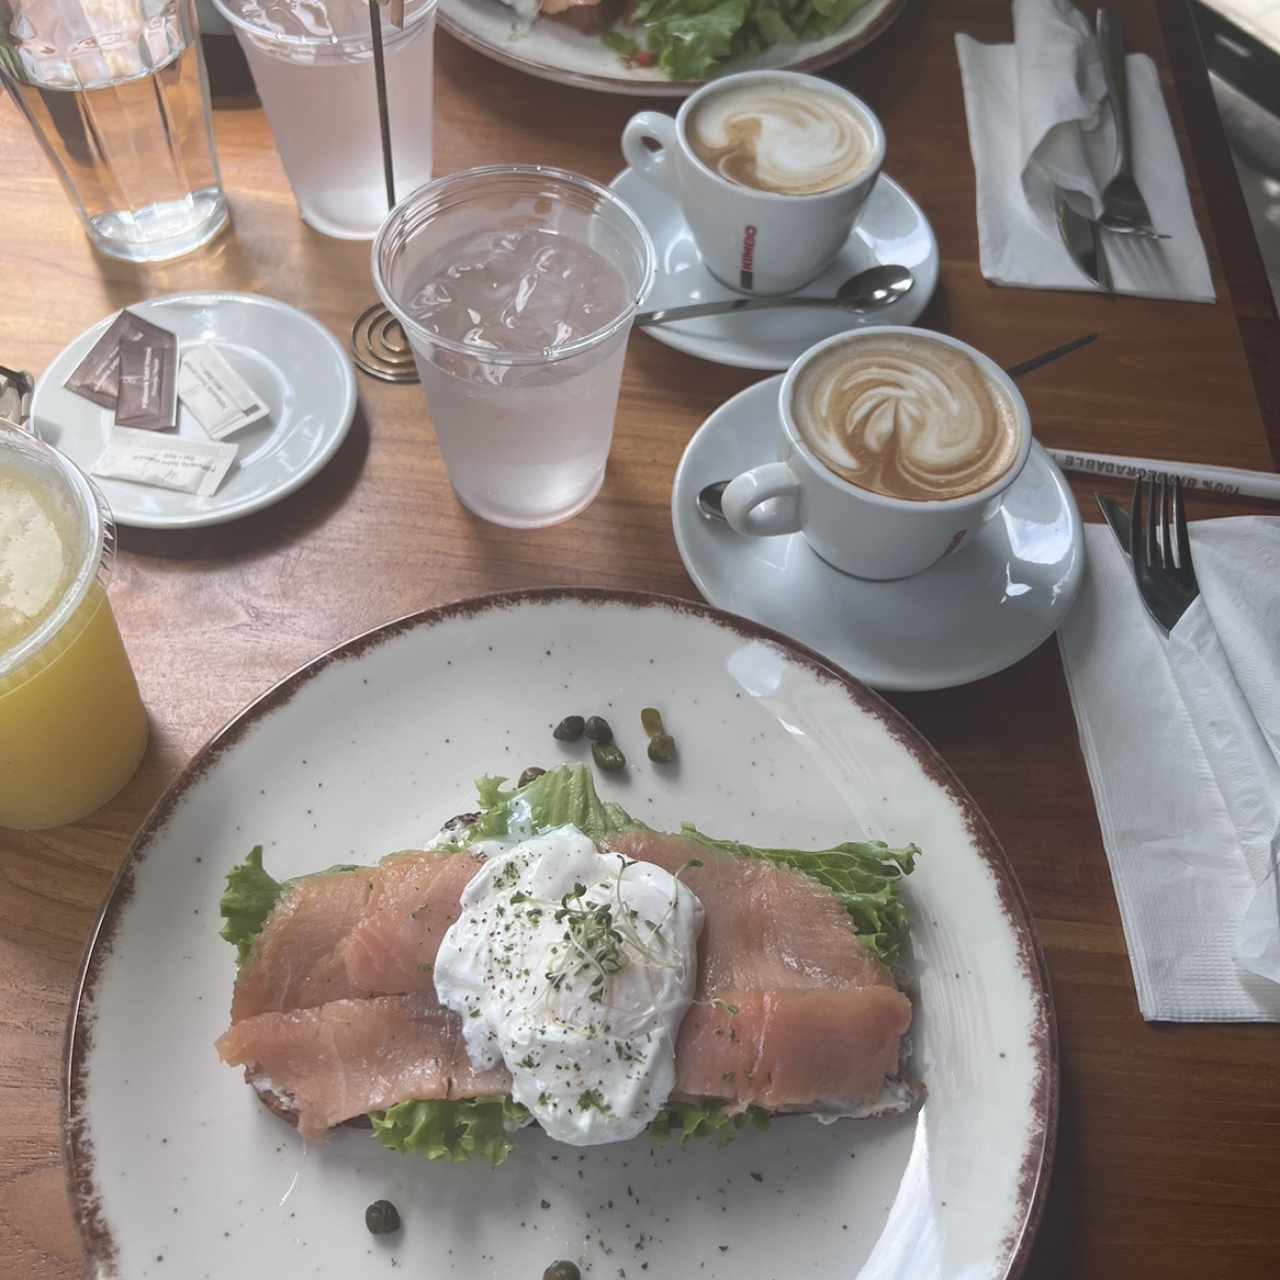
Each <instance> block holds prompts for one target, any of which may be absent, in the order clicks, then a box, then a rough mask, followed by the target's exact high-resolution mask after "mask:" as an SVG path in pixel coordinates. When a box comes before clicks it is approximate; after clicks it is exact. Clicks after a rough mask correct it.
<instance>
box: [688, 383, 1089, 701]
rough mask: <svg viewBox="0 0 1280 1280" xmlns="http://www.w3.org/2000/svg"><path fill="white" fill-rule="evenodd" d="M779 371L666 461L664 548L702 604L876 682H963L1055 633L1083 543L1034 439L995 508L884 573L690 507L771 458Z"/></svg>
mask: <svg viewBox="0 0 1280 1280" xmlns="http://www.w3.org/2000/svg"><path fill="white" fill-rule="evenodd" d="M781 381H782V379H781V378H769V379H767V380H766V381H764V382H758V383H756V384H755V386H752V387H748V388H747V389H746V390H745V391H742V392H740V393H739V394H738V395H736V396H734V397H733V399H732V400H729V401H728V402H726V403H725V404H723V405H721V406H720V408H719V409H717V410H716V411H715V413H713V414H712V415H711V417H709V418H708V419H707V420H706V422H704V423H703V424H702V426H701V427H700V428H699V430H698V433H697V434H696V435H695V436H694V437H693V439H692V440H690V441H689V446H688V448H687V449H686V450H685V452H684V457H683V458H681V459H680V466H679V467H678V468H677V469H676V479H675V487H674V489H673V492H672V495H671V517H672V524H673V525H674V528H675V535H676V546H677V547H678V548H679V550H680V558H681V559H682V560H683V561H684V567H685V568H686V569H687V570H688V571H689V576H690V577H691V578H692V579H693V581H694V584H695V585H696V586H697V588H698V590H699V591H700V592H701V593H702V594H703V596H704V597H705V598H706V599H707V600H708V601H710V602H711V603H712V604H714V605H718V606H719V607H720V608H722V609H728V610H730V611H732V612H733V613H738V614H741V615H742V616H744V617H747V618H751V619H754V620H755V621H756V622H762V623H764V624H765V625H766V626H770V627H775V628H776V629H777V630H779V631H782V632H785V633H786V634H787V635H789V636H792V637H794V638H795V639H796V640H799V641H801V642H802V643H804V644H807V645H809V646H810V647H811V648H813V649H816V650H817V651H818V652H819V653H821V654H823V655H824V656H825V657H827V658H829V659H830V660H831V661H832V662H835V663H837V664H838V665H840V666H842V667H843V668H844V669H845V670H846V671H848V672H849V673H850V674H851V675H854V676H857V677H858V678H859V679H860V680H863V681H865V682H866V683H867V684H870V685H873V686H874V687H875V688H877V689H902V690H907V689H911V690H922V689H946V688H950V687H951V686H952V685H958V684H967V683H968V682H969V681H971V680H978V679H980V678H981V677H983V676H988V675H991V674H993V673H994V672H996V671H1002V670H1003V669H1004V668H1005V667H1008V666H1012V665H1013V663H1015V662H1017V661H1018V660H1019V659H1020V658H1024V657H1025V656H1026V655H1027V654H1029V653H1030V652H1031V651H1032V650H1033V649H1035V648H1037V647H1038V646H1039V645H1040V644H1041V643H1042V642H1043V641H1044V640H1046V639H1047V638H1048V637H1049V636H1050V635H1052V634H1053V632H1054V631H1056V630H1057V628H1058V627H1059V626H1060V625H1061V624H1062V621H1063V619H1064V618H1065V617H1066V616H1067V612H1068V611H1069V610H1070V608H1071V605H1072V603H1073V601H1074V600H1075V597H1076V592H1077V590H1078V589H1079V586H1080V579H1081V577H1082V576H1083V573H1084V541H1083V538H1082V536H1081V526H1080V512H1079V510H1078V509H1077V507H1076V502H1075V498H1074V497H1073V496H1072V494H1071V490H1070V489H1069V488H1068V487H1067V482H1066V479H1065V478H1064V477H1063V474H1062V472H1061V471H1059V470H1058V468H1057V466H1056V465H1055V464H1054V462H1053V460H1052V459H1051V458H1050V457H1049V455H1048V454H1047V453H1045V451H1044V450H1043V449H1042V448H1041V447H1040V446H1039V445H1038V444H1033V445H1032V448H1031V457H1030V458H1029V460H1028V462H1027V466H1026V469H1025V470H1024V471H1023V473H1022V475H1021V476H1020V477H1019V478H1018V480H1017V482H1016V483H1015V484H1014V485H1013V487H1012V488H1011V489H1010V490H1009V492H1008V494H1007V496H1006V498H1005V503H1004V506H1003V508H1002V509H1001V510H1000V512H999V514H997V515H996V516H994V517H993V518H992V519H990V520H988V521H987V523H986V524H985V525H983V526H982V528H981V530H980V531H979V532H978V533H977V534H976V535H975V536H974V537H973V538H972V540H971V541H970V542H969V544H968V545H967V546H966V547H964V548H962V549H961V550H960V551H957V552H956V553H955V555H953V556H951V557H949V558H948V559H946V560H943V561H942V562H941V563H939V564H937V565H935V566H934V567H933V568H931V569H927V570H926V571H925V572H924V573H921V574H917V575H916V576H915V577H913V578H904V579H902V580H901V581H898V582H868V581H865V580H862V579H859V578H851V577H848V576H847V575H845V574H843V573H839V572H837V571H836V570H835V569H833V568H831V566H830V565H828V564H827V562H826V561H825V560H823V559H821V558H820V557H819V556H818V555H817V554H816V553H815V552H813V551H812V550H811V549H810V547H809V544H808V543H807V542H805V540H804V538H802V537H801V536H800V534H798V533H795V534H789V535H785V536H782V537H777V538H752V537H743V536H741V535H740V534H736V533H734V532H733V530H731V529H730V528H729V526H728V525H726V524H723V523H721V522H720V521H713V520H709V519H707V518H706V517H705V516H703V515H702V514H701V513H700V512H699V510H698V502H697V498H698V491H699V490H700V489H702V487H703V486H704V485H708V484H710V483H712V482H713V481H715V480H725V479H729V478H731V477H732V476H735V475H737V474H738V473H739V472H741V471H745V470H746V469H747V468H748V467H753V466H755V465H757V464H758V463H761V462H766V461H768V460H770V459H771V458H773V457H775V456H776V443H775V433H776V431H777V427H776V426H775V419H776V414H777V408H776V406H777V400H778V387H779V384H780V383H781Z"/></svg>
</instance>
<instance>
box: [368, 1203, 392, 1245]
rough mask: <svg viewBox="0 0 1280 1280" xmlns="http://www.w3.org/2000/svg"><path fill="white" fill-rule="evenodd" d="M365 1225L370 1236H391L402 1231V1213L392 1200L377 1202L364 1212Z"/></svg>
mask: <svg viewBox="0 0 1280 1280" xmlns="http://www.w3.org/2000/svg"><path fill="white" fill-rule="evenodd" d="M364 1225H365V1226H366V1227H368V1228H369V1233H370V1235H375V1236H385V1235H390V1233H391V1232H393V1231H399V1230H400V1211H399V1209H397V1208H396V1207H395V1205H393V1204H392V1203H391V1201H390V1200H375V1201H374V1202H373V1203H372V1204H371V1205H370V1206H369V1207H368V1208H367V1209H366V1210H365V1211H364Z"/></svg>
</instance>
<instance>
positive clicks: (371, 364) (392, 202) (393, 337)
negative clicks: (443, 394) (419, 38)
mask: <svg viewBox="0 0 1280 1280" xmlns="http://www.w3.org/2000/svg"><path fill="white" fill-rule="evenodd" d="M391 3H392V10H391V25H392V26H394V27H402V26H403V24H404V4H403V2H402V0H401V2H400V3H397V0H391ZM378 6H379V0H369V31H370V34H371V35H372V36H373V80H374V85H375V87H376V88H377V90H378V131H379V132H380V133H381V135H382V175H383V177H384V178H385V179H386V182H387V211H388V212H390V211H391V210H392V209H394V208H395V207H396V179H395V170H394V169H393V168H392V164H391V117H390V113H389V111H388V109H387V65H386V62H385V60H384V57H383V51H382V12H381V10H380V9H379V7H378ZM351 354H352V355H353V356H354V357H355V362H356V365H357V366H358V367H359V368H361V369H363V370H364V371H365V373H367V374H369V375H371V376H372V377H374V378H381V379H382V380H383V381H384V382H417V380H418V374H417V370H416V369H415V367H414V362H413V353H412V350H411V349H410V347H409V341H408V339H407V338H406V337H405V332H404V329H403V328H402V327H401V324H400V322H399V321H398V320H397V319H396V318H395V317H394V316H393V315H392V314H391V312H390V311H388V310H387V308H386V307H384V306H383V305H382V303H380V302H375V303H374V304H373V306H371V307H366V308H365V310H364V311H362V312H361V313H360V314H359V315H358V316H357V317H356V320H355V323H354V324H353V325H352V326H351Z"/></svg>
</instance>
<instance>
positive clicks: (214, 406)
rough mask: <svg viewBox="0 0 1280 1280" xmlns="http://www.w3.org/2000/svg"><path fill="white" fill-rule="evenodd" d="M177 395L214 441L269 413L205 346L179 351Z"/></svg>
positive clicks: (219, 356)
mask: <svg viewBox="0 0 1280 1280" xmlns="http://www.w3.org/2000/svg"><path fill="white" fill-rule="evenodd" d="M178 395H179V396H180V397H181V398H182V403H183V404H184V405H186V406H187V408H188V409H189V410H190V411H191V412H192V413H193V414H194V415H195V418H196V421H197V422H199V423H200V425H201V426H202V427H203V428H204V429H205V430H206V431H207V432H208V433H209V435H210V436H212V437H213V439H215V440H221V439H222V438H223V437H224V436H229V435H230V434H231V433H232V432H233V431H239V430H240V428H241V427H247V426H248V425H249V424H250V423H251V422H257V421H258V420H259V419H260V418H265V417H266V416H267V414H268V413H269V412H270V410H269V409H268V407H267V405H266V404H265V403H264V402H263V400H262V398H261V397H260V396H258V395H257V394H256V393H255V392H254V390H253V388H252V387H251V386H249V384H248V383H247V382H246V381H245V380H244V379H243V378H242V377H241V376H240V375H239V374H238V373H237V372H236V371H235V370H234V369H233V368H232V367H231V366H230V365H229V364H228V363H227V362H226V360H225V358H224V357H223V355H222V353H221V352H220V351H219V350H218V349H217V348H216V347H211V346H208V345H207V344H202V345H201V346H198V347H187V348H186V349H185V350H184V351H183V353H182V368H181V369H180V370H179V373H178Z"/></svg>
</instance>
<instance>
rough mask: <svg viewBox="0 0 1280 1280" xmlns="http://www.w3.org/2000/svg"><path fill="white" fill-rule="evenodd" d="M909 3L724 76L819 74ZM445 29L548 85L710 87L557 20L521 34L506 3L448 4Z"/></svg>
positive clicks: (669, 90) (875, 2) (900, 0)
mask: <svg viewBox="0 0 1280 1280" xmlns="http://www.w3.org/2000/svg"><path fill="white" fill-rule="evenodd" d="M906 5H907V0H867V3H866V4H865V5H864V6H863V7H862V8H861V9H859V10H858V12H857V13H855V14H854V15H853V16H852V17H851V18H850V19H849V21H848V22H846V23H845V25H844V26H843V27H841V29H840V30H839V31H834V32H832V33H831V34H830V35H828V36H822V37H821V38H820V39H816V40H801V41H797V42H796V43H794V44H776V45H772V46H771V47H770V48H768V49H766V50H765V51H764V52H763V53H760V54H756V55H755V56H753V57H751V58H738V59H735V60H733V61H732V62H726V63H725V64H724V65H723V66H721V67H719V68H718V69H717V74H718V75H729V74H731V73H733V72H735V71H747V70H754V69H756V68H770V69H774V70H787V71H819V70H821V69H822V68H823V67H829V66H831V65H832V64H833V63H836V62H839V61H840V60H841V59H842V58H847V57H848V56H849V55H850V54H852V53H856V52H857V51H858V50H859V49H862V48H864V47H865V46H867V45H869V44H870V43H871V42H872V41H873V40H875V39H876V38H877V37H879V36H881V35H883V34H884V32H885V31H887V30H888V29H889V27H890V26H891V25H892V24H893V22H894V20H895V19H896V18H897V17H898V15H899V14H900V13H901V12H902V11H903V9H905V8H906ZM439 21H440V25H441V26H442V27H443V28H444V29H445V30H446V31H447V32H448V33H449V34H450V35H451V36H453V37H455V38H456V39H458V40H461V41H462V43H463V44H465V45H469V46H470V47H471V48H472V49H475V50H476V51H477V52H478V53H482V54H484V56H485V57H486V58H492V59H493V60H494V61H495V62H501V63H504V64H505V65H506V66H508V67H514V68H515V69H516V70H517V71H524V72H527V73H528V74H529V75H531V76H538V77H539V78H540V79H542V80H554V81H556V82H557V83H559V84H568V85H573V86H574V87H575V88H578V89H598V90H600V91H601V92H602V93H622V94H630V95H633V96H636V97H648V98H672V97H680V98H683V97H685V96H686V95H687V94H690V93H692V92H693V91H694V90H695V89H696V88H698V87H699V86H700V85H701V84H704V83H705V81H702V80H671V79H669V78H668V77H667V75H666V73H665V72H663V71H662V70H660V69H659V68H657V67H629V66H627V65H626V63H624V62H623V61H622V59H621V58H620V57H619V56H618V55H617V54H616V53H615V52H614V51H613V50H612V49H610V48H609V47H608V46H607V45H606V44H605V43H604V42H603V41H602V40H601V39H600V37H599V36H598V35H587V34H584V33H583V32H581V31H577V30H575V29H574V28H573V27H571V26H568V25H567V24H566V23H563V22H557V21H554V20H553V19H551V18H536V19H535V20H534V22H533V25H532V26H531V27H530V28H529V29H528V30H527V31H519V30H518V29H517V28H516V20H515V11H514V10H513V9H512V8H510V7H509V6H508V5H505V4H503V3H501V0H440V8H439Z"/></svg>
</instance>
